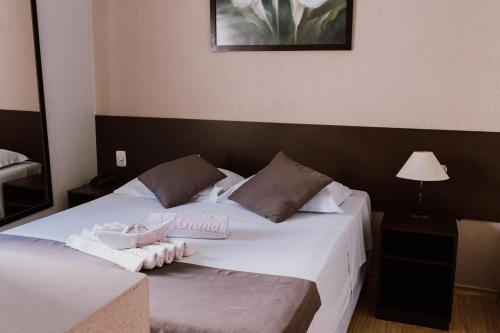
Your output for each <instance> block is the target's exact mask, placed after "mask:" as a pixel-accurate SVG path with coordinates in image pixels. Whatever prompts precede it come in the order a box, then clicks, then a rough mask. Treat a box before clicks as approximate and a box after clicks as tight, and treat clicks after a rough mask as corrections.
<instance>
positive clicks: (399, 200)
mask: <svg viewBox="0 0 500 333" xmlns="http://www.w3.org/2000/svg"><path fill="white" fill-rule="evenodd" d="M96 132H97V158H98V169H99V171H100V172H102V171H112V172H113V173H115V174H116V175H118V176H120V177H122V178H125V179H131V178H133V177H136V176H138V175H139V174H140V173H142V172H143V171H145V170H147V169H149V168H151V167H153V166H155V165H158V164H160V163H162V162H165V161H168V160H172V159H175V158H178V157H181V156H185V155H188V154H192V153H200V154H201V155H202V156H204V157H205V158H206V159H207V160H209V161H210V162H212V163H213V164H215V165H217V166H219V167H223V168H227V169H230V170H232V171H234V172H237V173H239V174H241V175H243V176H249V175H251V174H253V173H255V172H257V171H258V170H260V169H261V168H262V167H264V166H265V165H266V164H267V163H268V162H269V161H270V160H271V159H272V157H273V156H274V155H275V154H276V153H277V152H278V151H280V150H283V151H285V152H286V153H287V154H288V155H290V156H291V157H292V158H294V159H296V160H297V161H299V162H301V163H303V164H306V165H308V166H310V167H312V168H314V169H316V170H318V171H320V172H323V173H325V174H327V175H329V176H331V177H333V178H334V179H335V180H338V181H340V182H342V183H344V184H346V185H347V186H349V187H351V188H354V189H360V190H365V191H367V192H368V193H369V194H370V196H371V199H372V206H373V208H374V209H375V210H381V211H385V210H386V209H405V208H408V209H409V208H410V207H413V205H414V201H415V199H416V190H417V183H416V182H412V181H407V180H401V179H397V178H396V177H395V175H396V173H397V172H398V170H399V169H400V168H401V167H402V165H403V164H404V162H405V161H406V160H407V159H408V157H409V156H410V154H411V153H412V152H413V151H414V150H432V151H433V152H434V153H435V154H436V156H437V157H438V158H439V159H440V161H441V162H442V163H443V164H446V165H447V166H448V173H449V175H450V177H451V179H450V180H449V181H445V182H439V183H426V184H425V186H424V191H425V200H426V201H427V203H428V206H430V208H432V209H434V210H435V211H442V212H449V213H453V214H455V215H456V216H457V217H459V218H474V219H481V220H490V221H495V220H496V221H500V205H499V204H498V199H499V194H500V133H490V132H488V133H487V132H465V131H443V130H418V129H397V128H373V127H351V126H327V125H304V124H280V123H258V122H240V121H213V120H189V119H170V118H139V117H113V116H96ZM116 150H125V151H126V152H127V167H126V168H118V167H116V165H115V151H116Z"/></svg>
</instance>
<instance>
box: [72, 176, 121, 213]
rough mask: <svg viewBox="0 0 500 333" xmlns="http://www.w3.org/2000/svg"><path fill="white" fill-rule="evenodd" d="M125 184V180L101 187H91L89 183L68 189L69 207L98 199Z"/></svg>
mask: <svg viewBox="0 0 500 333" xmlns="http://www.w3.org/2000/svg"><path fill="white" fill-rule="evenodd" d="M123 184H124V182H123V181H116V182H115V183H113V184H108V185H105V186H100V187H91V186H90V185H89V184H86V185H83V186H80V187H78V188H75V189H72V190H69V191H68V208H73V207H76V206H79V205H82V204H84V203H87V202H89V201H92V200H95V199H98V198H100V197H103V196H105V195H108V194H110V193H112V192H113V191H114V190H116V189H117V188H119V187H120V186H122V185H123Z"/></svg>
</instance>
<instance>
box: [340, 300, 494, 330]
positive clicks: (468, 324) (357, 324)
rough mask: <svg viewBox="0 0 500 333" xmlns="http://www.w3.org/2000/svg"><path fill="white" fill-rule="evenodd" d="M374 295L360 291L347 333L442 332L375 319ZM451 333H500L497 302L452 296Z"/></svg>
mask: <svg viewBox="0 0 500 333" xmlns="http://www.w3.org/2000/svg"><path fill="white" fill-rule="evenodd" d="M373 295H374V293H373V292H371V291H367V292H365V291H363V292H362V294H361V296H360V300H359V302H358V306H357V308H356V311H355V312H354V316H353V319H352V321H351V324H350V326H349V331H348V333H443V331H441V330H435V329H430V328H425V327H419V326H414V325H406V324H400V323H396V322H390V321H385V320H379V319H376V318H375V304H374V299H375V298H374V297H373ZM449 332H451V333H500V300H499V299H498V298H496V299H495V298H481V297H471V296H461V295H455V297H454V305H453V319H452V322H451V325H450V330H449Z"/></svg>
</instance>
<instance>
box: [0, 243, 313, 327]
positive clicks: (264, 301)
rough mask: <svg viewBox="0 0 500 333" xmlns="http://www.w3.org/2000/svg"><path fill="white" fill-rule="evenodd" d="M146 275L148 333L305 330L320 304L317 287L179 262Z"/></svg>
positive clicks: (67, 253) (73, 254)
mask: <svg viewBox="0 0 500 333" xmlns="http://www.w3.org/2000/svg"><path fill="white" fill-rule="evenodd" d="M4 242H8V243H9V244H10V246H11V247H12V245H13V244H12V243H17V245H16V248H17V249H19V250H20V251H23V250H21V249H23V248H26V249H28V251H32V250H33V248H36V249H37V251H40V250H41V248H45V249H44V250H43V251H41V252H40V253H42V252H45V253H48V254H50V255H51V256H57V257H58V258H60V259H61V260H65V258H68V260H71V261H72V262H73V263H74V264H75V265H78V263H79V262H80V261H83V262H85V263H89V262H91V263H95V264H96V265H98V266H101V267H102V266H103V265H109V266H114V264H111V263H108V262H106V261H104V260H101V259H99V258H94V257H91V256H89V255H86V254H84V253H80V252H77V251H75V250H72V249H69V248H66V247H64V246H61V245H63V244H62V243H59V242H54V241H48V240H41V239H34V238H26V237H12V236H5V235H0V249H1V248H2V245H3V244H5V243H4ZM2 243H3V244H2ZM34 244H36V246H33V245H34ZM131 274H136V273H131ZM147 275H148V277H149V288H150V292H149V295H150V316H151V332H162V333H163V332H165V333H167V332H169V333H216V332H217V333H226V332H227V333H229V332H231V333H233V332H234V333H245V332H249V333H250V332H252V333H253V332H258V333H281V332H286V333H289V332H290V333H291V332H297V333H299V332H306V331H307V329H308V327H309V325H310V323H311V321H312V319H313V317H314V315H315V313H316V311H317V310H318V309H319V307H320V305H321V302H320V297H319V293H318V290H317V288H316V284H315V283H314V282H311V281H307V280H302V279H297V278H290V277H282V276H273V275H266V274H256V273H247V272H238V271H230V270H224V269H217V268H211V267H204V266H198V265H191V264H185V263H180V262H178V263H174V264H171V265H167V266H164V267H163V268H157V269H154V270H152V271H148V272H147ZM0 315H1V314H0Z"/></svg>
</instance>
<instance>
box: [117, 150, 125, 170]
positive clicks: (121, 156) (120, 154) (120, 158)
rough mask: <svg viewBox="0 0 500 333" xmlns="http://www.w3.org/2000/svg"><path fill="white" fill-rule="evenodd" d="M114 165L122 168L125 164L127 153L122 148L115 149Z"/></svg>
mask: <svg viewBox="0 0 500 333" xmlns="http://www.w3.org/2000/svg"><path fill="white" fill-rule="evenodd" d="M116 166H118V167H121V168H124V167H126V166H127V153H126V152H125V151H123V150H117V151H116Z"/></svg>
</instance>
